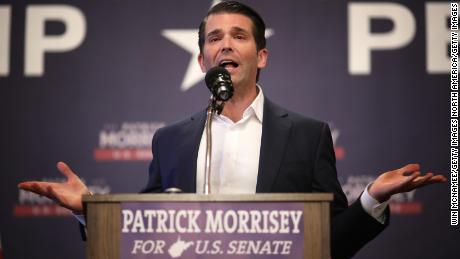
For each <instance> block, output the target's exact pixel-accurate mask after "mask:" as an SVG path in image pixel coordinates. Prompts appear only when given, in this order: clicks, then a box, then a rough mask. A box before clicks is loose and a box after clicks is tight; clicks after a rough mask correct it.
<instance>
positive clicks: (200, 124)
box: [177, 112, 206, 193]
mask: <svg viewBox="0 0 460 259" xmlns="http://www.w3.org/2000/svg"><path fill="white" fill-rule="evenodd" d="M205 121H206V112H200V113H197V114H195V115H193V116H192V117H191V118H190V121H189V122H188V125H187V126H186V127H183V132H182V134H183V142H182V143H181V145H180V148H179V161H178V163H179V164H178V172H179V173H178V179H177V185H178V186H180V187H179V188H181V189H182V191H184V192H189V193H194V192H196V161H197V157H198V149H199V147H200V140H201V135H202V134H203V130H204V124H205ZM190 154H192V155H190Z"/></svg>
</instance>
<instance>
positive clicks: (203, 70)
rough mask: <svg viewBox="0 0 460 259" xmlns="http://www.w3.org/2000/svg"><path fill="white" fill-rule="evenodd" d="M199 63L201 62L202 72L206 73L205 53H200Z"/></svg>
mask: <svg viewBox="0 0 460 259" xmlns="http://www.w3.org/2000/svg"><path fill="white" fill-rule="evenodd" d="M198 64H200V68H201V72H203V73H206V67H205V66H204V58H203V54H201V53H200V54H198Z"/></svg>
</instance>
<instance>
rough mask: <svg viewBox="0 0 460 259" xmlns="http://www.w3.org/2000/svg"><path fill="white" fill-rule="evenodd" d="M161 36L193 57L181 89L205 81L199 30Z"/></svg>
mask: <svg viewBox="0 0 460 259" xmlns="http://www.w3.org/2000/svg"><path fill="white" fill-rule="evenodd" d="M220 2H221V1H218V0H217V1H216V0H214V1H213V2H212V4H211V7H212V6H214V5H216V4H218V3H220ZM274 34H275V31H274V30H273V29H266V30H265V38H269V37H270V36H273V35H274ZM161 35H163V37H165V38H167V39H168V40H170V41H172V42H174V43H175V44H177V45H178V46H179V47H181V48H183V49H184V50H186V51H187V52H189V53H190V54H191V55H192V56H191V58H190V60H189V62H188V67H187V71H186V72H185V75H184V78H183V79H182V83H181V87H180V89H181V90H182V91H187V90H189V89H190V88H192V87H193V86H195V85H196V84H197V83H198V82H200V81H201V80H203V78H204V76H205V74H204V73H203V72H201V68H200V65H199V64H198V55H199V54H200V49H199V48H198V30H197V29H165V30H162V31H161Z"/></svg>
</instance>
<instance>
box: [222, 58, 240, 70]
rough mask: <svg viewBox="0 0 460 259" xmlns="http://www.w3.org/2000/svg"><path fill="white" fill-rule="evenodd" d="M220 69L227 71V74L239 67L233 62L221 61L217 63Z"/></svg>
mask: <svg viewBox="0 0 460 259" xmlns="http://www.w3.org/2000/svg"><path fill="white" fill-rule="evenodd" d="M219 66H220V67H223V68H225V69H227V70H228V71H229V72H231V71H232V70H234V69H235V68H237V67H238V66H239V65H238V63H236V62H234V61H233V60H223V61H221V62H220V63H219Z"/></svg>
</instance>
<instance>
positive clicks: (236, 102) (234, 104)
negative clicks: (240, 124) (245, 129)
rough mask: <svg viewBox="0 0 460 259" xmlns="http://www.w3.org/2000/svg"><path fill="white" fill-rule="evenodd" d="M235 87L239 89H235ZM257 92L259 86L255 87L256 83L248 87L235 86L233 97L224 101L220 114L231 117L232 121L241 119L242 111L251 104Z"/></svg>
mask: <svg viewBox="0 0 460 259" xmlns="http://www.w3.org/2000/svg"><path fill="white" fill-rule="evenodd" d="M237 89H238V90H240V91H237ZM243 89H244V90H245V91H244V90H243ZM258 93H259V88H257V86H256V85H254V86H252V87H248V88H237V87H235V92H234V94H233V97H232V98H231V99H230V100H229V101H228V102H227V103H225V106H224V110H223V111H222V114H223V115H225V116H226V117H227V118H229V119H231V120H232V121H233V122H237V121H239V120H241V119H242V118H243V113H244V111H245V110H246V108H248V107H249V105H251V103H252V102H253V101H254V99H256V97H257V94H258Z"/></svg>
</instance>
